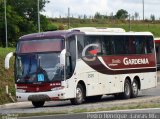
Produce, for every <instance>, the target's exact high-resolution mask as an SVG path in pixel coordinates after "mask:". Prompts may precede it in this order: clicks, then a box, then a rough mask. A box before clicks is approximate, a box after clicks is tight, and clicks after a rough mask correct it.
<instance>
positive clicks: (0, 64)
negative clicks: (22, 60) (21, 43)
mask: <svg viewBox="0 0 160 119" xmlns="http://www.w3.org/2000/svg"><path fill="white" fill-rule="evenodd" d="M14 50H15V49H14V48H0V82H1V83H0V104H4V103H8V102H11V99H10V98H9V97H8V96H7V95H6V93H5V92H6V91H5V90H6V89H5V86H6V85H8V86H9V93H11V94H12V95H13V96H15V88H14V77H13V61H14V58H12V59H11V62H10V66H11V67H10V69H9V70H6V69H5V68H4V60H5V56H6V54H7V53H9V52H12V51H14Z"/></svg>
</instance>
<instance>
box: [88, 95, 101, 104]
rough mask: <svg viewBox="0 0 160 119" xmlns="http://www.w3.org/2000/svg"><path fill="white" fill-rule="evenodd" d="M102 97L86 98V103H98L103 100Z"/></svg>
mask: <svg viewBox="0 0 160 119" xmlns="http://www.w3.org/2000/svg"><path fill="white" fill-rule="evenodd" d="M101 98H102V95H97V96H91V97H86V99H85V101H86V102H96V101H99V100H101Z"/></svg>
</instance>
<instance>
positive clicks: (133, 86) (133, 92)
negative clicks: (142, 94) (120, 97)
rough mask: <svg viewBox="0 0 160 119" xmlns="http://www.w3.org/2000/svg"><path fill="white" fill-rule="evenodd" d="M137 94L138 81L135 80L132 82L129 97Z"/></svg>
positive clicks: (134, 96)
mask: <svg viewBox="0 0 160 119" xmlns="http://www.w3.org/2000/svg"><path fill="white" fill-rule="evenodd" d="M137 96H138V82H137V81H136V80H134V81H133V83H132V90H131V97H132V98H136V97H137Z"/></svg>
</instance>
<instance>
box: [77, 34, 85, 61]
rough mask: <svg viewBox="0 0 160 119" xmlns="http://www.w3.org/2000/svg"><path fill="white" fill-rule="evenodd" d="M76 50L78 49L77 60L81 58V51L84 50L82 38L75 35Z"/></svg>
mask: <svg viewBox="0 0 160 119" xmlns="http://www.w3.org/2000/svg"><path fill="white" fill-rule="evenodd" d="M77 49H78V58H82V51H83V49H84V36H82V35H77Z"/></svg>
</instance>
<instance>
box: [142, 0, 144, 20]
mask: <svg viewBox="0 0 160 119" xmlns="http://www.w3.org/2000/svg"><path fill="white" fill-rule="evenodd" d="M142 4H143V21H144V0H142Z"/></svg>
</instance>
